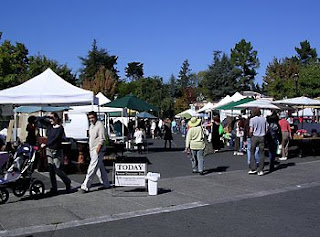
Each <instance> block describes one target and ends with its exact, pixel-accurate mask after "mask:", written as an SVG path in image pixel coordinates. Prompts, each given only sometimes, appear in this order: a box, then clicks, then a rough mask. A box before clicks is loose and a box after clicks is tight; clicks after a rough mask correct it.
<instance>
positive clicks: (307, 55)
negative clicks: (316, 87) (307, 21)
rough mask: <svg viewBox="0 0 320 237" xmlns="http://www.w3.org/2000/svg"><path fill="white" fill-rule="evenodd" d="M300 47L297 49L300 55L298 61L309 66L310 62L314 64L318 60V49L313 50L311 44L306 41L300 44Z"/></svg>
mask: <svg viewBox="0 0 320 237" xmlns="http://www.w3.org/2000/svg"><path fill="white" fill-rule="evenodd" d="M300 47H301V48H298V47H295V50H296V52H297V54H298V59H299V60H300V62H301V63H302V64H304V65H309V64H310V62H314V61H316V59H317V56H318V54H317V50H316V48H311V46H310V43H309V42H308V41H307V40H305V41H302V42H300Z"/></svg>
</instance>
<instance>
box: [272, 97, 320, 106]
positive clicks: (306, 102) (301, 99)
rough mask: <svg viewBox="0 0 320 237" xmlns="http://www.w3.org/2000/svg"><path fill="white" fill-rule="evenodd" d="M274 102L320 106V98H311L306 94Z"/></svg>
mask: <svg viewBox="0 0 320 237" xmlns="http://www.w3.org/2000/svg"><path fill="white" fill-rule="evenodd" d="M273 103H275V104H285V105H291V106H295V107H302V108H317V107H320V100H315V99H311V98H308V97H305V96H301V97H296V98H291V99H283V100H276V101H274V102H273Z"/></svg>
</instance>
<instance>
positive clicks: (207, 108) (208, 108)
mask: <svg viewBox="0 0 320 237" xmlns="http://www.w3.org/2000/svg"><path fill="white" fill-rule="evenodd" d="M213 106H214V104H212V103H211V102H209V103H207V104H206V105H205V106H203V107H202V108H201V109H199V110H198V111H197V113H201V112H207V111H210V110H212V109H213Z"/></svg>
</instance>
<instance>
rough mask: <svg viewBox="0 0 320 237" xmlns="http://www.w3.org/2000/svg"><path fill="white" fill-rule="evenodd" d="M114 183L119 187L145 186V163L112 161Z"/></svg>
mask: <svg viewBox="0 0 320 237" xmlns="http://www.w3.org/2000/svg"><path fill="white" fill-rule="evenodd" d="M113 168H114V185H115V186H121V187H146V174H147V165H146V164H145V163H114V167H113Z"/></svg>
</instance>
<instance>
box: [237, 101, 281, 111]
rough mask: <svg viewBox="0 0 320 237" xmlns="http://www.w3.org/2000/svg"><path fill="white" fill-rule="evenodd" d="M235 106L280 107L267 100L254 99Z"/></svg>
mask: <svg viewBox="0 0 320 237" xmlns="http://www.w3.org/2000/svg"><path fill="white" fill-rule="evenodd" d="M235 107H236V108H244V109H246V108H255V107H256V108H260V109H277V110H280V108H279V107H278V106H276V105H274V104H272V103H271V102H270V101H268V100H254V101H250V102H248V103H244V104H241V105H237V106H235Z"/></svg>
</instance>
